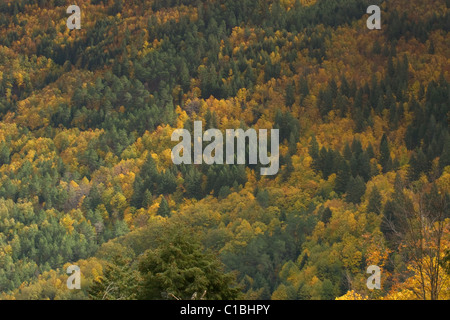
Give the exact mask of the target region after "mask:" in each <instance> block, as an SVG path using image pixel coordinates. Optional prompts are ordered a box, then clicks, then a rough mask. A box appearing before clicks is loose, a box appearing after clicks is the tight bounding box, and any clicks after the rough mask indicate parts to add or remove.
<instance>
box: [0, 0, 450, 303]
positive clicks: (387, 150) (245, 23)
mask: <svg viewBox="0 0 450 320" xmlns="http://www.w3.org/2000/svg"><path fill="white" fill-rule="evenodd" d="M73 2H76V5H78V6H79V7H80V9H81V29H79V30H77V29H75V30H69V29H68V28H67V26H66V21H67V18H68V16H69V15H68V14H67V13H66V9H67V7H68V6H69V5H71V4H74V3H73ZM370 5H379V6H380V7H381V10H382V12H381V17H382V28H381V30H369V29H368V28H367V26H366V21H367V18H368V16H369V15H368V14H366V10H367V7H368V6H370ZM449 9H450V1H449V0H427V1H423V0H396V1H381V0H370V1H369V0H339V1H337V0H257V1H255V0H170V1H169V0H127V1H125V0H76V1H66V0H2V1H1V2H0V299H173V298H181V299H190V298H191V297H192V295H193V294H195V293H197V294H198V296H199V297H200V296H202V294H204V296H203V298H204V299H234V298H241V299H302V300H303V299H304V300H307V299H336V298H339V299H450V255H449V250H450V233H449V228H450V224H449V222H450V208H449V203H450V133H449V117H450V113H449V111H450V109H449V105H450V63H449V62H450V36H449V34H448V32H449V28H450V18H449V15H448V14H449V12H450V10H449ZM194 121H202V122H203V125H204V129H205V130H206V129H210V128H217V129H220V130H221V131H225V130H226V129H237V128H242V129H244V130H246V129H248V128H254V129H272V128H273V129H279V130H280V131H279V132H280V170H279V172H278V174H277V175H274V176H262V175H260V170H259V169H260V167H261V166H260V165H259V164H258V165H253V164H252V165H207V164H202V165H184V164H182V165H174V164H173V161H172V158H171V150H172V148H173V147H174V146H175V145H176V143H174V142H172V141H171V134H172V132H173V131H174V130H175V129H178V128H185V129H188V130H189V131H191V130H193V128H194ZM69 265H78V266H80V268H81V274H82V281H81V290H69V289H68V288H67V286H66V280H67V278H68V274H66V268H67V267H68V266H69ZM370 265H377V266H379V267H380V268H381V281H382V283H381V284H382V286H381V289H380V290H369V289H368V288H367V286H366V281H367V278H368V277H369V276H370V274H367V273H366V270H367V267H368V266H370Z"/></svg>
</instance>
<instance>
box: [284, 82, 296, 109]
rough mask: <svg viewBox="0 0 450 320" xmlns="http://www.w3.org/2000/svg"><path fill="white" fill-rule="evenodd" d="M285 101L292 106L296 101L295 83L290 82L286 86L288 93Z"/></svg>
mask: <svg viewBox="0 0 450 320" xmlns="http://www.w3.org/2000/svg"><path fill="white" fill-rule="evenodd" d="M285 101H286V106H288V107H292V105H293V104H294V103H295V83H294V82H293V83H290V84H288V85H287V87H286V94H285Z"/></svg>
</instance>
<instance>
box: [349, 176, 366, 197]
mask: <svg viewBox="0 0 450 320" xmlns="http://www.w3.org/2000/svg"><path fill="white" fill-rule="evenodd" d="M365 192H366V184H365V183H364V179H363V178H361V177H360V176H357V177H356V178H353V177H350V180H349V182H348V185H347V196H346V199H347V201H348V202H352V203H355V204H358V203H360V202H361V197H362V196H363V195H364V193H365Z"/></svg>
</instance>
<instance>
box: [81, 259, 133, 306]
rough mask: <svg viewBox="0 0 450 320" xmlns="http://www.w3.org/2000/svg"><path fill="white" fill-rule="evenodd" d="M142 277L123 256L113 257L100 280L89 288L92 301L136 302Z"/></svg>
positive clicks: (95, 281)
mask: <svg viewBox="0 0 450 320" xmlns="http://www.w3.org/2000/svg"><path fill="white" fill-rule="evenodd" d="M139 281H140V275H139V273H138V271H137V270H136V269H133V268H132V267H131V261H130V260H128V259H125V258H123V257H122V256H121V255H117V256H115V257H113V259H112V262H110V263H108V264H107V265H106V267H105V269H104V271H103V275H102V276H101V277H100V278H99V279H95V280H94V283H93V284H92V286H91V287H90V288H89V290H88V293H89V297H90V298H91V299H92V300H135V299H136V297H137V288H138V284H139Z"/></svg>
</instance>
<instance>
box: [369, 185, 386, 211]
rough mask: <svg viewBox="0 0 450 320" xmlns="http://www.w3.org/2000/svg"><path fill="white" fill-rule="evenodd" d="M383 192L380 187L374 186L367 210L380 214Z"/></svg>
mask: <svg viewBox="0 0 450 320" xmlns="http://www.w3.org/2000/svg"><path fill="white" fill-rule="evenodd" d="M381 201H382V198H381V194H380V191H379V190H378V188H377V187H376V186H375V187H373V189H372V191H371V192H370V195H369V204H368V205H367V212H373V213H376V214H380V212H381V205H382V204H381Z"/></svg>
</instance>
